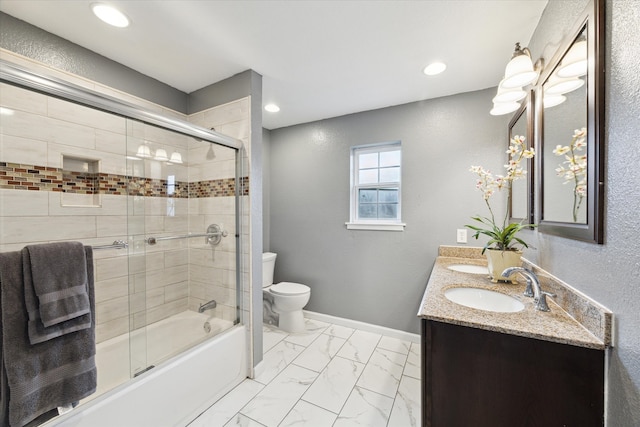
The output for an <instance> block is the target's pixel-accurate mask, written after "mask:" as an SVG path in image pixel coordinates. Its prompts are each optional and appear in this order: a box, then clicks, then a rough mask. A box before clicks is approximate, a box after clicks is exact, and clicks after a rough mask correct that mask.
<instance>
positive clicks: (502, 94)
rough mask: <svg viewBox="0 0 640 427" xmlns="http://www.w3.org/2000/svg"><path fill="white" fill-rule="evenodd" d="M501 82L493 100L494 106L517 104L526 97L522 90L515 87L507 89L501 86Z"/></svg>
mask: <svg viewBox="0 0 640 427" xmlns="http://www.w3.org/2000/svg"><path fill="white" fill-rule="evenodd" d="M502 82H504V80H502V81H501V82H500V84H499V85H498V94H497V95H496V96H495V97H494V98H493V103H494V104H499V103H502V102H518V101H520V100H521V99H523V98H524V97H525V96H527V92H525V91H523V90H522V88H520V87H516V88H513V89H507V88H505V87H503V86H502Z"/></svg>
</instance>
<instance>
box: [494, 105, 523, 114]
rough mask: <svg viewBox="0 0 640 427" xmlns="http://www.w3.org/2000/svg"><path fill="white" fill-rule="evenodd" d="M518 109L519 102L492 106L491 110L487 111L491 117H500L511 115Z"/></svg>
mask: <svg viewBox="0 0 640 427" xmlns="http://www.w3.org/2000/svg"><path fill="white" fill-rule="evenodd" d="M518 108H520V103H519V102H502V103H497V104H493V108H492V109H491V111H489V114H491V115H492V116H502V115H504V114H509V113H513V112H514V111H516V110H517V109H518Z"/></svg>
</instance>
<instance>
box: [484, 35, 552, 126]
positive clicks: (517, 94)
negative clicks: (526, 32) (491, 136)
mask: <svg viewBox="0 0 640 427" xmlns="http://www.w3.org/2000/svg"><path fill="white" fill-rule="evenodd" d="M543 64H544V61H543V59H542V58H540V59H538V60H537V61H536V63H535V65H534V64H533V62H532V61H531V52H530V51H529V49H528V48H526V47H525V48H524V49H523V48H521V47H520V43H516V47H515V50H514V52H513V56H512V57H511V60H510V61H509V63H508V64H507V66H506V67H505V70H504V78H503V79H502V81H500V84H499V85H498V93H497V94H496V96H495V97H494V98H493V108H492V109H491V111H490V112H489V114H491V115H493V116H501V115H503V114H509V113H512V112H514V111H516V110H517V109H518V108H520V103H519V102H518V101H520V100H522V99H524V98H525V97H526V96H527V92H526V91H524V90H523V89H522V88H523V87H524V86H527V85H529V84H531V83H534V82H535V81H536V80H537V79H538V76H539V75H540V71H541V70H542V66H543Z"/></svg>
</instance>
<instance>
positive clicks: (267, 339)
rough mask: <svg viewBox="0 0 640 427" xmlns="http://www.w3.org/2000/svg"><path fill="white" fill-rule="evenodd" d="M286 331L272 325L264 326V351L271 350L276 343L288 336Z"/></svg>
mask: <svg viewBox="0 0 640 427" xmlns="http://www.w3.org/2000/svg"><path fill="white" fill-rule="evenodd" d="M287 335H289V334H287V333H286V332H285V331H282V330H280V329H277V328H274V327H272V326H266V325H263V326H262V353H263V354H264V353H266V352H267V351H269V350H271V349H272V348H273V347H274V346H275V345H276V344H278V343H279V342H280V341H282V340H283V339H285V338H286V337H287Z"/></svg>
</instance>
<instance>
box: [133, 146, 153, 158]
mask: <svg viewBox="0 0 640 427" xmlns="http://www.w3.org/2000/svg"><path fill="white" fill-rule="evenodd" d="M136 156H137V157H142V158H143V159H149V158H151V149H150V148H149V146H148V145H144V144H143V145H139V146H138V151H137V152H136Z"/></svg>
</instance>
